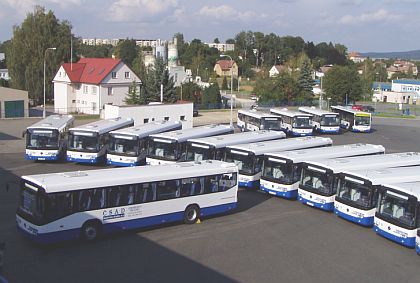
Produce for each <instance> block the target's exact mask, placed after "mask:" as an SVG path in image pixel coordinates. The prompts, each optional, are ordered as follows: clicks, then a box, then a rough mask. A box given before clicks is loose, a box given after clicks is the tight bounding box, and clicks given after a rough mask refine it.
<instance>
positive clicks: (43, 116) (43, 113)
mask: <svg viewBox="0 0 420 283" xmlns="http://www.w3.org/2000/svg"><path fill="white" fill-rule="evenodd" d="M56 49H57V48H55V47H49V48H47V49H45V52H44V109H43V112H42V118H45V117H46V116H47V111H46V109H45V108H46V107H45V104H46V102H45V57H46V56H47V51H48V50H56Z"/></svg>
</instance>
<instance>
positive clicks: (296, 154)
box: [265, 143, 385, 163]
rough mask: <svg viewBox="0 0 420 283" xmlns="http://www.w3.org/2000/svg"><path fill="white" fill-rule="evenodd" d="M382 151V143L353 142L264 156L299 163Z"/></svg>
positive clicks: (383, 150) (383, 149)
mask: <svg viewBox="0 0 420 283" xmlns="http://www.w3.org/2000/svg"><path fill="white" fill-rule="evenodd" d="M384 152H385V148H384V147H383V146H382V145H377V144H366V143H354V144H346V145H335V146H330V147H327V148H308V149H300V150H293V151H285V152H278V153H266V154H265V156H266V157H267V158H270V157H274V158H278V159H283V160H290V161H291V162H293V163H299V162H304V161H310V160H319V159H330V158H339V157H350V156H359V155H367V154H375V153H384Z"/></svg>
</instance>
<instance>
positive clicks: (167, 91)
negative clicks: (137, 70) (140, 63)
mask: <svg viewBox="0 0 420 283" xmlns="http://www.w3.org/2000/svg"><path fill="white" fill-rule="evenodd" d="M144 83H145V96H144V97H145V98H144V102H145V103H149V102H153V101H155V102H158V101H160V92H161V85H163V101H164V102H172V103H173V102H175V101H177V100H178V97H177V95H176V89H175V87H174V81H173V79H172V77H169V72H168V70H167V69H166V66H165V63H164V61H163V59H162V58H160V57H158V58H156V61H155V65H154V68H153V69H150V70H149V72H148V73H147V76H146V79H145V82H144Z"/></svg>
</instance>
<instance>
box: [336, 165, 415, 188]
mask: <svg viewBox="0 0 420 283" xmlns="http://www.w3.org/2000/svg"><path fill="white" fill-rule="evenodd" d="M341 173H342V174H344V175H345V176H350V178H351V177H356V178H360V179H363V180H366V181H370V182H372V184H373V185H382V184H385V183H386V184H394V183H407V182H420V166H409V167H396V168H379V169H367V170H352V171H342V172H341Z"/></svg>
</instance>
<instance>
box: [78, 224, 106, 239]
mask: <svg viewBox="0 0 420 283" xmlns="http://www.w3.org/2000/svg"><path fill="white" fill-rule="evenodd" d="M81 232H82V238H83V240H85V241H86V242H93V241H95V240H97V239H98V238H99V237H100V236H101V232H102V229H101V224H100V223H98V222H97V221H88V222H86V223H85V224H84V225H83V227H82V231H81Z"/></svg>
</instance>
